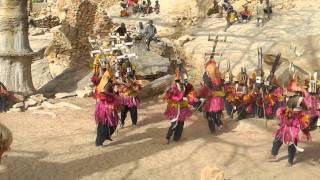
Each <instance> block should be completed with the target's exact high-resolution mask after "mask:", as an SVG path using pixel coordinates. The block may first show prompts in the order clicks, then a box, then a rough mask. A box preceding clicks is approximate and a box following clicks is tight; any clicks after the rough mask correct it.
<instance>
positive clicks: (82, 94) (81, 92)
mask: <svg viewBox="0 0 320 180" xmlns="http://www.w3.org/2000/svg"><path fill="white" fill-rule="evenodd" d="M76 94H77V97H78V98H86V97H90V96H92V94H93V89H92V88H91V87H86V88H85V89H84V90H77V91H76Z"/></svg>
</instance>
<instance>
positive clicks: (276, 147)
mask: <svg viewBox="0 0 320 180" xmlns="http://www.w3.org/2000/svg"><path fill="white" fill-rule="evenodd" d="M282 144H283V143H282V142H281V141H280V140H279V139H277V138H275V139H274V140H273V145H272V150H271V154H272V155H273V156H276V155H278V153H279V149H280V147H281V146H282ZM294 144H295V145H297V144H298V141H297V139H296V140H295V141H294ZM295 155H296V147H294V145H293V144H292V145H290V146H288V162H289V163H290V164H293V159H294V156H295Z"/></svg>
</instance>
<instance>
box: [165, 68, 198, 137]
mask: <svg viewBox="0 0 320 180" xmlns="http://www.w3.org/2000/svg"><path fill="white" fill-rule="evenodd" d="M175 73H176V78H175V81H174V82H173V83H172V85H171V86H170V88H169V89H168V90H167V91H166V93H165V96H164V100H165V101H166V102H167V109H166V111H165V113H164V114H165V116H166V117H167V118H168V119H169V120H170V122H171V125H170V127H169V129H168V133H167V136H166V138H167V140H168V143H170V140H171V137H172V135H173V140H174V141H179V140H180V138H181V135H182V131H183V126H184V121H186V119H187V118H188V117H190V116H191V115H192V111H191V109H190V106H189V104H190V105H192V104H194V103H195V102H196V101H197V98H196V96H195V92H194V88H193V86H192V84H190V83H188V82H187V72H186V70H185V69H184V68H183V67H182V65H180V66H179V67H178V68H176V71H175Z"/></svg>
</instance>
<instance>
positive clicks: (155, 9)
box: [154, 0, 160, 14]
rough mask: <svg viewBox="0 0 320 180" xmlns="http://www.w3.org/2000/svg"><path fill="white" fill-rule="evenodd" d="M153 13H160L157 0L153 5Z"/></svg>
mask: <svg viewBox="0 0 320 180" xmlns="http://www.w3.org/2000/svg"><path fill="white" fill-rule="evenodd" d="M154 11H155V12H156V14H159V13H160V4H159V1H158V0H156V3H155V5H154Z"/></svg>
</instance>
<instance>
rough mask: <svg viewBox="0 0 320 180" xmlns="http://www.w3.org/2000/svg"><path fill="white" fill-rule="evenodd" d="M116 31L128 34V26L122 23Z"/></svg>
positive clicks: (121, 34) (123, 34)
mask: <svg viewBox="0 0 320 180" xmlns="http://www.w3.org/2000/svg"><path fill="white" fill-rule="evenodd" d="M115 33H119V35H120V36H125V35H126V34H127V28H126V25H125V24H124V23H121V25H120V27H118V28H117V30H116V31H115Z"/></svg>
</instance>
